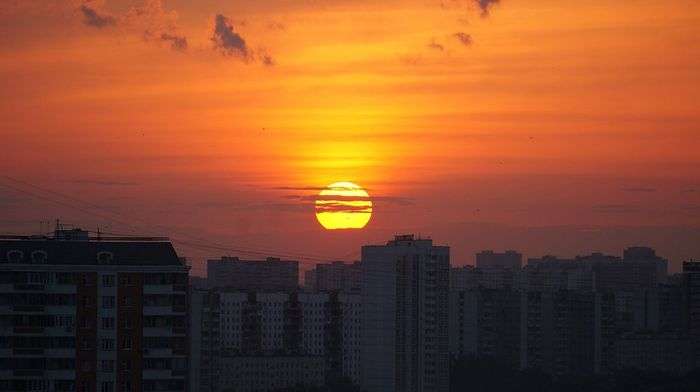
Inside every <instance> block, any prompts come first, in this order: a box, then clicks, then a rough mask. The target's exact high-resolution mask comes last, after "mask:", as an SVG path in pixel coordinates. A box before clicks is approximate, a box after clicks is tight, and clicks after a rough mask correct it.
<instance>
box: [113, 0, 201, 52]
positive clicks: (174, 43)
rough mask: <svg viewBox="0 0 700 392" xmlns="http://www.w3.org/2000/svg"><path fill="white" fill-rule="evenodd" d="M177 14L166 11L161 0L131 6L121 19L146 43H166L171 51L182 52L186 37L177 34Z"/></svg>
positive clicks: (184, 48) (151, 0) (149, 0)
mask: <svg viewBox="0 0 700 392" xmlns="http://www.w3.org/2000/svg"><path fill="white" fill-rule="evenodd" d="M178 18H179V16H178V13H177V12H176V11H175V10H167V9H165V7H164V6H163V0H146V1H144V3H143V4H142V5H140V6H133V7H131V8H129V10H128V11H127V12H126V13H125V14H124V16H123V17H122V19H123V24H124V25H126V26H127V27H128V29H130V30H132V31H135V32H137V33H141V34H142V35H143V37H144V39H145V40H146V41H149V42H155V43H167V44H169V46H170V48H171V49H172V50H175V51H178V52H183V51H185V50H187V48H188V42H187V37H186V36H184V35H183V34H180V33H178V30H179V28H178Z"/></svg>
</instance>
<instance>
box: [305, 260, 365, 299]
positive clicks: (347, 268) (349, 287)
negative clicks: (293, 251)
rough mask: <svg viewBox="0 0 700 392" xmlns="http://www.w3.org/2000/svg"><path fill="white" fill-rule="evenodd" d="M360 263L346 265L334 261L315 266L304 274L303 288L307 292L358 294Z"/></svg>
mask: <svg viewBox="0 0 700 392" xmlns="http://www.w3.org/2000/svg"><path fill="white" fill-rule="evenodd" d="M361 272H362V271H361V269H360V263H359V262H355V263H352V264H346V263H344V262H342V261H334V262H332V263H327V264H316V266H315V267H314V268H313V269H311V270H308V271H306V273H305V274H304V288H306V290H308V291H312V292H315V291H343V292H346V293H359V292H360V274H361Z"/></svg>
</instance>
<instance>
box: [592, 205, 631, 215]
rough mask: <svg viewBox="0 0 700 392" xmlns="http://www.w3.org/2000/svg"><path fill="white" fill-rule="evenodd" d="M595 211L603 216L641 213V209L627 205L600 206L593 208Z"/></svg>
mask: <svg viewBox="0 0 700 392" xmlns="http://www.w3.org/2000/svg"><path fill="white" fill-rule="evenodd" d="M593 211H595V212H597V213H601V214H630V213H637V212H639V208H637V207H634V206H628V205H625V204H600V205H596V206H593Z"/></svg>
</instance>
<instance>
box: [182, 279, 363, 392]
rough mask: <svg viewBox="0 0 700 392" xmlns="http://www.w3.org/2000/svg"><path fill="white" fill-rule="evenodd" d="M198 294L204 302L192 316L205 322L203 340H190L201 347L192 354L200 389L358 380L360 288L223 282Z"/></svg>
mask: <svg viewBox="0 0 700 392" xmlns="http://www.w3.org/2000/svg"><path fill="white" fill-rule="evenodd" d="M198 296H201V297H202V298H203V300H202V301H201V302H202V303H203V304H204V306H201V307H198V309H197V310H198V311H200V312H202V315H200V316H198V315H195V314H194V312H193V316H192V322H193V324H194V323H196V322H199V323H200V325H201V326H202V327H201V333H200V334H199V335H193V341H194V340H199V342H196V343H195V342H193V344H192V347H199V348H200V353H199V354H196V353H194V354H193V364H192V367H193V373H192V374H193V378H196V377H198V378H199V384H197V387H196V388H195V389H194V390H197V391H210V392H214V391H216V392H219V391H221V392H223V391H226V390H227V389H229V388H232V387H233V386H236V388H235V390H236V391H239V390H241V391H269V390H273V389H279V388H284V387H291V386H294V385H297V384H299V383H302V384H305V385H310V386H319V385H323V384H324V383H325V382H326V381H327V380H329V379H333V378H336V379H337V378H340V377H347V378H349V379H351V380H353V381H354V382H356V383H357V382H359V377H360V376H359V368H360V358H359V356H360V347H359V344H360V297H359V296H358V295H356V294H345V293H290V292H251V291H238V290H228V289H224V290H211V291H209V292H207V293H201V294H198V295H193V298H197V297H198ZM193 329H194V328H193ZM195 360H196V362H195ZM265 363H267V364H268V366H267V367H266V366H265ZM197 369H199V370H197ZM198 374H199V376H198Z"/></svg>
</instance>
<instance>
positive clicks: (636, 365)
mask: <svg viewBox="0 0 700 392" xmlns="http://www.w3.org/2000/svg"><path fill="white" fill-rule="evenodd" d="M615 361H616V362H615V369H616V370H624V369H637V370H642V371H648V372H665V373H672V374H673V373H675V374H685V373H687V372H689V371H690V370H692V369H693V346H692V344H691V342H690V340H689V339H688V337H687V336H685V335H683V334H679V333H663V334H659V333H652V332H648V331H646V332H635V333H628V334H624V335H622V336H620V337H619V338H618V339H617V340H616V342H615Z"/></svg>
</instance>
